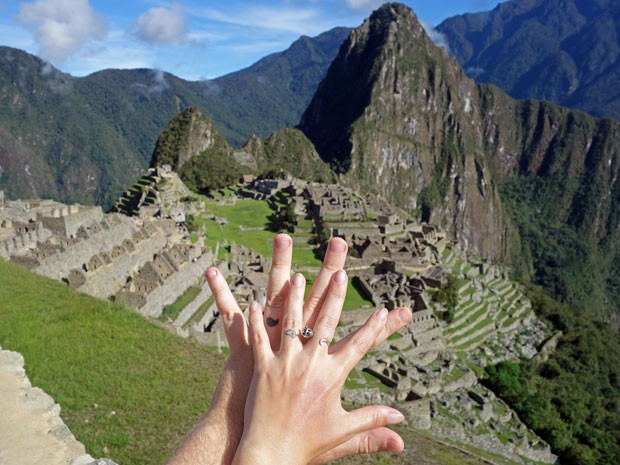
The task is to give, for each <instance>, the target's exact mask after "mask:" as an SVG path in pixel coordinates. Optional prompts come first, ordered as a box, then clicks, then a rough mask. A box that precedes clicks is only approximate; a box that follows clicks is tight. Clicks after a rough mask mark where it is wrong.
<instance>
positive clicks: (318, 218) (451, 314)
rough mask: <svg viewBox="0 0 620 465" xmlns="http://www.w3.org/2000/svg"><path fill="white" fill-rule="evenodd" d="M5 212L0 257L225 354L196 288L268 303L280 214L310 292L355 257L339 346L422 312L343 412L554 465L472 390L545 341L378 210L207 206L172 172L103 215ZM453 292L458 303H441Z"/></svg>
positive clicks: (473, 279) (235, 202) (359, 373)
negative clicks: (211, 272) (209, 275)
mask: <svg viewBox="0 0 620 465" xmlns="http://www.w3.org/2000/svg"><path fill="white" fill-rule="evenodd" d="M0 200H3V202H2V203H0V226H1V227H0V256H2V257H3V258H6V259H10V260H11V261H13V262H15V263H19V264H20V265H23V266H25V267H27V268H28V269H30V270H32V271H34V272H35V273H39V274H42V275H45V276H48V277H51V278H53V279H55V280H58V281H62V282H65V283H66V284H67V285H68V286H71V287H72V288H74V289H76V290H78V291H79V292H83V293H86V294H89V295H92V296H95V297H98V298H101V299H110V300H114V301H116V302H119V303H122V304H124V305H126V306H128V307H130V308H133V309H135V310H136V311H137V312H139V313H140V314H141V315H143V316H144V317H147V318H149V319H151V320H153V321H154V322H156V323H157V324H159V325H164V326H166V327H168V328H169V329H170V330H171V331H173V332H174V333H176V334H178V335H180V336H183V337H194V338H195V339H197V340H199V341H201V342H203V343H205V344H208V345H212V346H217V347H220V348H221V347H223V346H225V345H226V338H225V334H224V330H223V325H222V322H221V320H220V318H219V312H218V311H217V308H216V306H215V302H214V299H213V296H212V295H211V292H210V290H209V288H208V286H207V285H206V283H205V280H204V277H203V273H204V271H205V270H206V269H207V268H208V267H209V266H212V265H214V266H217V267H218V268H219V269H220V271H221V272H222V274H223V275H224V276H225V277H226V279H227V280H228V282H229V285H230V288H231V290H232V291H233V294H234V295H235V297H236V299H237V301H238V302H239V305H240V307H241V308H242V310H244V311H245V309H247V308H248V306H249V304H250V302H251V301H253V300H256V301H259V302H261V303H264V301H265V294H266V287H267V278H268V272H269V269H270V267H271V263H270V259H269V254H270V241H271V238H272V237H273V235H274V233H275V231H274V230H273V227H274V224H275V223H274V218H279V217H278V214H281V213H282V212H284V214H286V218H284V220H283V221H285V223H286V228H287V230H288V231H289V233H290V234H291V237H292V239H293V242H294V244H295V250H296V252H297V254H298V255H296V258H294V268H295V271H300V272H302V273H304V274H305V275H306V277H307V280H308V282H309V283H311V282H312V281H313V279H314V276H315V275H316V274H317V272H318V271H319V268H320V263H321V257H322V254H323V250H324V247H325V246H326V243H327V241H328V240H329V239H330V238H331V237H334V236H338V237H341V238H343V239H344V240H345V241H346V242H347V244H348V247H349V255H348V257H347V262H346V266H345V268H346V270H347V272H348V274H349V277H350V280H351V286H350V292H349V294H350V296H351V299H352V300H351V302H350V304H349V305H348V306H347V305H345V307H346V308H345V311H344V312H343V314H342V316H341V326H340V327H339V328H338V331H337V337H343V336H345V335H346V334H347V333H349V332H351V331H353V330H354V329H355V328H357V327H359V326H360V325H361V324H363V322H364V321H365V320H366V318H367V317H368V315H369V314H370V313H371V312H372V311H373V310H374V309H375V308H379V307H385V308H387V309H388V310H392V309H395V308H397V307H399V306H407V307H410V308H411V309H412V311H413V322H412V323H411V324H410V325H409V326H408V327H407V328H405V329H403V330H401V331H400V332H399V333H398V334H396V335H394V336H393V337H391V338H390V340H389V341H386V343H384V344H383V345H382V346H380V347H378V348H376V349H375V350H374V351H372V352H371V353H370V354H369V355H368V356H367V357H366V358H364V359H363V360H362V362H360V364H359V365H358V366H357V367H356V369H355V370H354V371H353V372H352V373H351V375H350V376H349V378H348V381H347V384H346V387H347V389H346V390H345V391H344V392H343V396H344V399H345V400H346V401H347V402H350V403H353V404H358V403H363V402H368V401H371V400H372V399H380V400H381V401H382V402H384V403H385V402H387V403H391V404H395V405H396V404H398V406H399V408H401V409H402V410H403V411H404V412H405V413H406V418H407V420H408V422H409V424H410V425H411V426H412V427H414V428H418V429H420V430H424V431H428V432H429V433H430V434H432V435H433V436H434V437H436V438H438V440H441V441H446V442H451V443H457V444H466V445H468V446H473V447H476V448H479V449H481V450H485V451H489V452H491V453H492V454H495V455H496V456H498V457H504V458H507V459H509V460H511V461H513V463H524V464H527V463H554V462H555V456H554V455H553V454H552V453H551V451H550V450H549V446H548V445H546V444H545V443H544V441H542V440H541V439H540V438H538V437H537V436H536V435H534V434H533V433H532V432H530V431H529V430H527V428H526V427H525V426H524V425H523V423H522V422H521V421H520V419H519V418H518V416H517V415H516V414H515V413H514V412H512V410H510V408H509V407H508V406H507V405H506V404H505V403H503V402H502V401H501V400H499V399H498V398H496V397H495V396H494V395H493V393H492V392H491V391H490V390H489V389H488V388H486V387H485V386H484V385H482V384H481V383H480V382H479V378H480V373H481V370H482V369H483V368H484V367H485V366H486V365H487V364H494V363H497V362H499V361H502V360H518V359H521V358H526V359H531V358H533V357H535V356H537V354H538V353H539V347H540V346H541V345H542V344H543V343H544V342H545V341H546V340H548V339H549V338H550V337H551V336H552V334H549V331H548V329H547V327H546V326H545V325H544V323H542V322H541V321H540V320H539V319H538V318H537V317H536V316H535V314H534V312H533V310H532V305H531V302H530V301H529V300H528V298H527V297H526V296H525V293H524V291H523V289H522V287H521V286H520V285H519V284H517V283H515V282H513V281H511V280H510V279H509V278H508V276H507V273H506V272H505V271H503V270H502V269H501V268H500V267H499V266H497V265H496V264H492V263H490V262H487V261H485V260H482V259H480V258H478V257H476V256H475V255H473V254H471V253H470V252H469V251H468V250H463V249H462V248H461V246H460V245H459V244H458V243H456V242H454V241H451V240H450V239H448V237H447V235H446V233H445V232H444V231H442V230H441V229H440V228H438V227H437V226H435V225H431V224H426V223H419V222H416V221H414V220H413V219H412V218H411V217H410V216H409V215H407V214H406V213H405V212H403V211H402V210H400V209H398V208H396V207H393V206H392V205H390V204H389V203H387V202H386V201H384V200H383V199H382V198H381V197H378V196H374V195H360V194H359V193H357V192H354V191H352V190H351V189H348V188H345V187H342V186H339V185H335V184H334V185H331V184H321V183H314V182H306V181H301V180H299V179H292V178H288V179H279V180H271V179H257V178H255V177H254V176H245V177H244V179H243V180H242V181H241V182H240V184H239V185H238V186H237V187H234V188H231V189H227V190H224V191H221V192H219V193H218V194H217V195H216V196H214V197H212V198H208V197H204V196H200V195H197V194H194V193H192V192H191V191H189V190H188V189H187V188H186V187H185V186H184V185H183V183H182V182H181V181H180V179H179V178H178V176H177V175H176V174H175V173H174V172H172V171H171V170H170V169H169V167H165V166H164V167H159V168H151V169H150V170H149V171H148V172H147V173H146V174H145V175H144V176H143V177H142V178H140V180H139V181H138V182H137V183H136V185H134V186H133V187H132V188H130V189H129V190H127V191H126V193H125V194H124V196H123V197H122V198H121V199H119V200H118V201H117V202H116V203H115V205H114V207H113V208H112V211H111V212H109V213H104V212H103V211H102V210H101V208H100V207H85V206H81V205H62V204H59V203H57V202H53V201H46V200H44V201H35V200H32V201H27V200H22V201H7V200H4V199H1V198H0ZM246 208H247V210H243V209H246ZM236 209H239V211H242V212H245V213H243V214H239V215H237V214H235V213H233V212H235V211H236ZM248 211H252V212H253V213H252V214H250V215H249V216H248V214H247V212H248ZM261 212H262V213H261ZM261 215H262V216H261ZM274 215H275V216H274ZM270 218H271V219H270ZM280 220H282V218H280ZM276 223H277V222H276ZM278 224H279V223H278ZM280 226H281V225H280ZM447 287H451V289H452V292H453V293H454V298H455V301H454V302H452V303H448V302H446V301H445V300H443V299H441V298H439V296H440V294H441V292H442V291H444V290H445V289H446V288H447ZM490 461H491V463H495V462H493V460H492V459H490Z"/></svg>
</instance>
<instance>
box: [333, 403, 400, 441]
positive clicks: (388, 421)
mask: <svg viewBox="0 0 620 465" xmlns="http://www.w3.org/2000/svg"><path fill="white" fill-rule="evenodd" d="M344 415H345V416H344V418H343V419H342V421H339V422H338V427H339V428H342V429H341V431H340V435H341V437H343V438H345V441H348V440H349V439H351V438H353V437H355V436H356V435H358V434H361V433H364V432H367V431H369V430H373V429H375V428H380V427H382V426H389V425H397V424H399V423H401V422H402V421H404V419H405V417H404V416H403V414H402V413H400V412H399V411H398V410H396V409H394V408H392V407H387V406H385V405H370V406H368V407H362V408H359V409H356V410H353V411H351V412H344Z"/></svg>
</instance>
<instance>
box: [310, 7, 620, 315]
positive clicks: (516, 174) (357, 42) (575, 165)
mask: <svg viewBox="0 0 620 465" xmlns="http://www.w3.org/2000/svg"><path fill="white" fill-rule="evenodd" d="M299 127H300V129H301V130H302V131H303V132H304V133H305V134H306V135H307V136H308V138H309V139H310V140H311V141H312V142H313V143H314V144H315V146H316V148H317V150H318V152H319V154H320V156H321V158H323V160H325V161H327V162H330V163H332V165H334V166H336V167H337V168H338V169H339V171H340V173H341V179H342V180H343V181H344V182H345V183H347V184H349V185H351V186H352V187H354V188H355V189H357V190H360V191H370V192H375V193H378V194H381V195H383V196H384V197H386V198H387V199H388V200H390V201H392V202H394V203H396V204H397V205H398V206H400V207H403V208H405V209H406V210H408V211H410V212H412V213H414V214H416V215H417V216H418V217H419V218H421V219H423V220H427V221H430V222H433V223H438V224H440V225H441V226H442V227H444V228H445V229H446V230H447V231H449V232H450V233H451V235H452V237H453V238H454V239H456V240H458V241H460V242H461V243H463V244H465V245H467V246H468V247H469V248H470V249H471V250H472V251H477V253H479V254H481V255H483V256H485V257H488V258H491V259H493V260H502V261H505V262H506V263H508V264H510V265H511V266H512V267H513V273H514V274H515V275H516V276H519V277H521V278H523V279H530V278H531V279H533V280H534V281H535V282H537V283H539V284H542V285H544V286H545V287H546V288H547V289H549V290H551V291H552V292H553V294H554V295H555V296H556V297H558V298H560V299H561V300H564V301H566V302H570V303H573V304H575V305H578V306H580V308H582V309H585V310H586V311H588V312H591V313H595V314H598V315H599V316H603V315H605V314H606V313H607V312H610V311H615V312H618V311H620V305H619V304H618V302H619V301H620V300H619V299H618V297H620V281H619V276H618V275H619V273H618V271H620V256H619V254H618V245H619V244H620V203H619V200H620V183H618V182H617V180H618V177H619V175H620V155H619V153H618V149H617V148H618V147H619V146H620V145H619V144H620V124H619V123H616V122H613V121H610V120H596V119H594V118H593V117H591V116H588V115H587V114H585V113H582V112H579V111H573V110H569V109H566V108H562V107H559V106H556V105H554V104H551V103H546V102H540V101H517V100H514V99H512V98H510V97H509V96H508V95H506V94H505V93H504V92H503V91H501V90H500V89H499V88H497V87H495V86H492V85H477V84H476V83H475V82H474V81H473V80H472V79H470V78H468V77H467V75H466V74H465V72H464V71H463V69H462V68H461V66H460V65H459V64H458V62H457V61H456V59H454V58H451V57H450V56H448V54H447V53H446V52H445V51H444V50H443V49H439V48H437V47H436V46H435V45H434V44H433V43H432V41H431V40H430V39H429V37H428V36H427V35H426V33H425V32H424V30H423V28H422V26H421V25H420V23H419V22H418V20H417V18H416V16H415V15H414V13H413V12H412V11H411V10H410V9H409V8H408V7H406V6H404V5H400V4H385V5H384V6H382V7H381V8H380V9H379V10H377V11H375V12H374V13H373V14H372V16H371V17H370V18H369V19H368V20H367V21H366V22H364V24H363V25H362V26H361V27H359V28H358V29H356V30H354V31H353V32H352V33H351V35H350V37H349V39H348V40H347V41H346V42H345V43H344V44H343V46H342V47H341V49H340V52H339V54H338V56H337V57H336V59H335V60H334V62H333V63H332V65H331V67H330V69H329V71H328V73H327V75H326V77H325V79H324V80H323V81H322V82H321V84H320V86H319V88H318V90H317V93H316V94H315V96H314V98H313V100H312V102H311V103H310V105H309V106H308V108H307V110H306V112H305V113H304V115H303V117H302V119H301V122H300V125H299Z"/></svg>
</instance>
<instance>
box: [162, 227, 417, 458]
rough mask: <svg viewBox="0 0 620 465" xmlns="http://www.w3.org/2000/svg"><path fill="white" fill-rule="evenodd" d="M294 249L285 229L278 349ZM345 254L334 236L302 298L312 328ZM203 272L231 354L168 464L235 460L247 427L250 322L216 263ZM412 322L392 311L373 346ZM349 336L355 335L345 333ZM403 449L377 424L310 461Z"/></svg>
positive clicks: (274, 310)
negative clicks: (207, 402)
mask: <svg viewBox="0 0 620 465" xmlns="http://www.w3.org/2000/svg"><path fill="white" fill-rule="evenodd" d="M292 252H293V243H292V239H291V238H290V237H289V236H288V235H286V234H279V235H278V236H276V238H275V240H274V246H273V255H272V267H271V270H270V273H269V279H268V284H267V302H266V306H265V315H264V319H265V323H266V330H267V333H268V336H269V340H270V341H271V342H270V343H271V345H272V347H274V348H275V349H277V348H278V347H279V345H280V340H281V335H282V330H281V324H280V323H281V321H282V314H283V309H284V305H285V303H286V301H287V298H288V290H289V281H290V276H291V263H292ZM346 256H347V244H346V242H345V241H343V240H342V239H339V238H334V239H332V240H331V241H330V242H329V244H328V247H327V251H326V255H325V259H324V261H323V265H322V267H321V269H320V271H319V273H318V275H317V277H316V280H315V282H314V284H313V286H312V288H311V289H310V291H309V293H308V296H307V298H306V301H305V302H304V321H305V322H306V324H307V325H308V326H309V327H312V326H313V325H314V322H315V321H316V319H317V318H318V316H319V314H320V313H321V309H322V307H323V302H324V300H325V296H326V292H327V289H328V287H329V283H330V280H331V278H332V276H333V275H334V273H335V272H336V271H338V270H340V269H342V268H343V266H344V263H345V260H346ZM205 275H206V278H207V282H208V284H209V286H210V288H211V290H212V292H213V296H214V298H215V303H216V306H217V308H218V310H219V312H220V315H221V318H222V322H223V325H224V330H225V333H226V338H227V340H228V346H229V357H228V360H227V363H226V366H225V368H224V370H223V372H222V374H221V377H220V380H219V383H218V388H217V390H216V393H215V395H214V397H213V400H212V402H211V405H210V408H209V411H208V412H207V414H206V415H205V417H204V418H203V419H202V421H201V422H200V424H199V425H198V426H197V427H196V428H195V430H194V431H193V432H192V434H191V435H190V436H189V437H188V438H186V440H185V441H184V443H183V444H182V445H181V446H180V447H179V448H178V449H177V451H176V452H175V454H174V455H173V456H172V457H171V458H170V460H169V461H168V462H167V463H168V465H182V464H187V465H189V464H194V463H197V462H200V463H205V464H220V463H222V464H228V463H231V461H232V458H233V456H234V454H235V451H236V448H237V445H238V443H239V440H240V439H241V434H242V431H243V421H242V418H243V409H244V406H245V400H246V397H247V393H248V389H249V386H250V381H251V379H252V373H253V367H254V358H253V354H252V349H251V346H250V344H249V341H248V332H247V324H246V321H245V318H244V316H243V312H242V311H241V309H240V308H239V306H238V304H237V302H236V300H235V298H234V296H233V295H232V293H231V291H230V289H229V286H228V283H227V282H226V280H225V279H224V277H223V276H222V274H221V273H220V272H219V271H218V270H217V268H209V270H207V272H206V273H205ZM410 321H411V312H409V311H407V310H401V311H400V312H396V311H392V312H390V314H389V315H388V319H387V324H386V325H385V327H384V328H383V331H382V332H381V333H380V334H379V336H378V337H377V339H376V340H375V341H374V342H373V347H374V346H376V345H378V344H380V343H381V342H383V341H384V340H385V339H386V338H387V337H388V336H389V335H390V334H392V333H394V332H396V331H398V330H399V329H400V328H402V327H403V326H405V325H406V324H407V323H409V322H410ZM274 322H275V324H274ZM337 322H338V320H337V319H336V320H332V322H331V324H333V325H335V324H337ZM350 337H352V334H350V335H349V336H347V338H350ZM345 339H346V338H345ZM371 348H372V347H371ZM402 448H403V443H402V439H401V438H400V436H398V435H397V434H396V433H394V432H393V431H391V430H389V429H387V428H382V427H379V428H373V429H370V430H367V431H364V432H361V433H359V434H358V435H356V436H354V437H352V438H350V439H349V440H347V441H345V442H343V443H342V444H340V445H338V446H336V447H335V448H333V449H331V450H330V451H327V452H326V453H325V454H323V455H321V456H319V457H317V458H315V459H314V460H313V461H312V464H313V465H319V464H323V463H326V462H328V461H331V460H336V459H338V458H340V457H345V456H349V455H355V454H365V453H372V452H381V451H389V452H398V451H400V450H402Z"/></svg>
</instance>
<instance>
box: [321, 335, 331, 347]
mask: <svg viewBox="0 0 620 465" xmlns="http://www.w3.org/2000/svg"><path fill="white" fill-rule="evenodd" d="M319 345H320V346H328V345H329V339H327V338H325V337H322V338H321V339H319Z"/></svg>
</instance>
